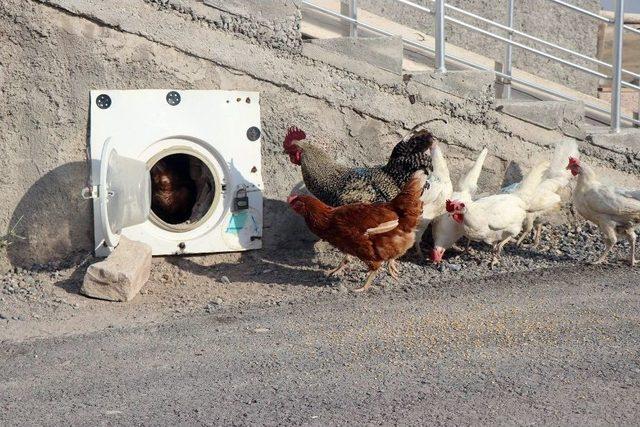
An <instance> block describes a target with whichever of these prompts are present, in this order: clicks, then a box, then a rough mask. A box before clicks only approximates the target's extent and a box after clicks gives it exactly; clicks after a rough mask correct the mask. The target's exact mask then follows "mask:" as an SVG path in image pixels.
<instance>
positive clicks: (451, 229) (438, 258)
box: [431, 148, 488, 263]
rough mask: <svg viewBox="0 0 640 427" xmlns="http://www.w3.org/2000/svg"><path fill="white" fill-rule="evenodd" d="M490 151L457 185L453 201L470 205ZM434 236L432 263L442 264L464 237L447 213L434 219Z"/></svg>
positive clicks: (483, 151)
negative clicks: (445, 255) (449, 252)
mask: <svg viewBox="0 0 640 427" xmlns="http://www.w3.org/2000/svg"><path fill="white" fill-rule="evenodd" d="M487 153H488V150H487V149H486V148H484V149H483V150H482V151H481V152H480V154H479V155H478V158H477V159H476V161H475V163H474V164H473V166H472V167H471V169H469V171H468V172H467V173H466V174H465V175H463V176H462V177H461V178H460V180H459V181H458V183H457V184H456V188H455V191H454V192H453V193H452V194H451V199H453V200H459V201H461V202H463V203H470V202H471V199H472V197H473V196H474V194H475V193H476V191H477V189H478V178H479V177H480V172H482V165H483V164H484V160H485V159H486V157H487ZM431 234H432V235H433V249H432V250H431V261H433V262H434V263H439V262H442V258H443V256H444V253H445V251H446V250H447V249H449V248H451V247H453V245H454V244H455V243H456V242H457V241H458V240H459V239H460V238H461V237H462V236H463V235H464V228H463V226H462V224H459V223H458V222H456V221H454V220H453V218H452V217H451V215H449V214H447V213H446V212H444V213H442V214H440V215H439V216H437V217H436V218H434V220H433V222H432V225H431Z"/></svg>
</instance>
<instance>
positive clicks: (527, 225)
mask: <svg viewBox="0 0 640 427" xmlns="http://www.w3.org/2000/svg"><path fill="white" fill-rule="evenodd" d="M531 230H533V220H532V219H531V217H529V216H528V215H527V217H526V218H525V220H524V230H522V234H521V235H520V238H519V239H518V240H517V241H516V246H520V245H521V244H522V242H523V241H524V239H526V238H527V236H529V234H530V233H531Z"/></svg>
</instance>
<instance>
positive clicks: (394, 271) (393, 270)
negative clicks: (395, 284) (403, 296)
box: [388, 259, 398, 280]
mask: <svg viewBox="0 0 640 427" xmlns="http://www.w3.org/2000/svg"><path fill="white" fill-rule="evenodd" d="M388 268H389V274H390V275H391V277H393V278H394V279H395V280H398V264H396V260H395V259H392V260H389V266H388Z"/></svg>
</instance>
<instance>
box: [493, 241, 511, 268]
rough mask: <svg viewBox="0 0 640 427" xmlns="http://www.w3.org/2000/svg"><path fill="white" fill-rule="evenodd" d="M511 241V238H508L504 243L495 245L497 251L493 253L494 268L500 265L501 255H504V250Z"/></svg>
mask: <svg viewBox="0 0 640 427" xmlns="http://www.w3.org/2000/svg"><path fill="white" fill-rule="evenodd" d="M510 241H511V237H507V238H506V239H504V240H503V241H502V242H500V243H498V244H497V245H495V250H494V252H493V259H492V260H491V267H492V268H493V267H494V266H495V265H498V264H500V255H502V248H503V247H504V245H506V244H507V243H509V242H510Z"/></svg>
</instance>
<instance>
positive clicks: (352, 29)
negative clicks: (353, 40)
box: [340, 0, 358, 37]
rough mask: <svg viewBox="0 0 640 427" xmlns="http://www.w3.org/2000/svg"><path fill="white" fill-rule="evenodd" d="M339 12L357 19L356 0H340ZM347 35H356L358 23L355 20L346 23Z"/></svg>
mask: <svg viewBox="0 0 640 427" xmlns="http://www.w3.org/2000/svg"><path fill="white" fill-rule="evenodd" d="M340 13H341V14H342V15H345V16H348V17H349V18H351V19H355V20H357V19H358V0H340ZM347 28H348V33H347V34H348V35H349V37H358V24H356V23H355V22H349V23H348V26H347Z"/></svg>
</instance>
